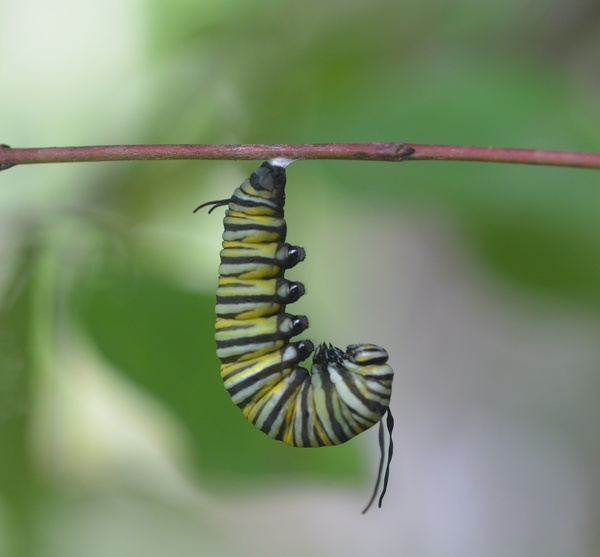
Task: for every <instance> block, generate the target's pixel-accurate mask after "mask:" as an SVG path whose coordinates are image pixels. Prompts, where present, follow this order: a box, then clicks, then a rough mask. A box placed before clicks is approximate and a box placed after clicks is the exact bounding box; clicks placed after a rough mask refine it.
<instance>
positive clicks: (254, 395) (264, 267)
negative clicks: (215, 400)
mask: <svg viewBox="0 0 600 557" xmlns="http://www.w3.org/2000/svg"><path fill="white" fill-rule="evenodd" d="M285 184H286V173H285V168H283V167H282V166H277V165H273V164H270V163H268V162H265V163H263V164H262V165H261V166H260V167H259V168H257V169H256V170H255V171H254V172H253V173H252V174H251V175H250V177H249V178H248V179H247V180H245V181H244V182H243V183H242V184H241V185H240V186H239V187H238V188H237V189H236V190H235V192H234V193H233V195H232V196H231V198H229V199H224V200H219V201H213V202H208V203H203V204H202V205H200V206H199V207H198V208H197V209H196V210H198V209H200V208H202V207H206V206H211V205H212V207H211V209H210V211H212V210H214V209H215V208H216V207H220V206H223V205H227V206H228V209H227V211H226V212H225V218H224V221H223V222H224V228H225V230H224V232H223V249H222V251H221V265H220V267H219V282H218V288H217V306H216V313H217V320H216V341H217V356H218V357H219V359H220V360H221V377H222V379H223V382H224V385H225V388H226V389H227V391H228V392H229V394H230V396H231V399H232V400H233V402H234V403H235V404H236V405H237V406H239V407H240V409H241V410H242V413H243V414H244V416H245V417H246V418H247V419H248V420H250V421H251V422H252V423H253V424H255V425H256V426H257V427H258V428H259V429H260V430H261V431H263V432H264V433H266V434H267V435H269V436H270V437H272V438H274V439H277V440H280V441H283V442H284V443H286V444H287V445H291V446H294V447H321V446H327V445H339V444H341V443H345V442H346V441H348V440H349V439H352V438H353V437H355V436H356V435H358V434H359V433H361V432H363V431H365V430H367V429H369V428H370V427H372V426H374V425H375V424H377V423H379V424H380V433H379V440H380V441H379V442H380V450H381V459H380V464H379V470H378V474H377V481H376V484H375V489H374V492H373V496H372V497H371V500H370V501H369V503H368V505H367V507H366V508H365V509H364V511H363V513H364V512H366V511H367V509H368V508H369V507H370V506H371V504H372V503H373V501H374V500H375V497H376V495H377V492H378V490H379V484H380V483H381V479H382V476H383V490H382V493H381V496H380V498H379V506H381V501H382V499H383V496H384V494H385V491H386V489H387V483H388V479H389V467H390V461H391V458H392V454H393V444H392V441H391V432H392V427H393V418H392V417H391V413H390V410H389V403H390V396H391V392H392V380H393V376H394V372H393V370H392V368H391V367H390V366H389V365H388V364H387V361H388V353H387V352H386V350H385V349H384V348H381V347H380V346H377V345H375V344H351V345H349V346H348V347H347V348H346V350H345V351H343V350H341V349H339V348H335V347H333V346H332V345H331V344H329V345H326V344H324V343H323V344H321V345H319V346H318V347H317V349H316V350H315V351H314V356H313V363H312V366H311V369H310V372H309V371H308V370H307V369H305V368H303V367H300V366H299V364H300V363H301V362H302V361H304V360H305V359H307V358H308V357H309V356H310V354H311V353H312V352H313V350H314V346H313V344H312V342H310V341H309V340H300V341H295V342H291V339H292V337H294V336H296V335H298V334H301V333H302V332H303V331H304V330H305V329H306V328H307V327H308V319H307V318H306V316H303V315H292V314H289V313H286V312H285V309H286V306H287V305H288V304H291V303H293V302H295V301H297V300H298V299H299V298H300V297H301V296H303V295H304V293H305V288H304V285H303V284H302V283H300V282H293V281H289V280H287V279H285V278H284V276H283V275H284V272H285V271H286V270H287V269H290V268H292V267H293V266H295V265H296V264H298V263H300V262H301V261H303V260H304V258H305V252H304V249H303V248H301V247H300V246H294V245H291V244H288V243H286V242H285V239H286V234H287V227H286V222H285V219H284V205H285ZM210 211H209V212H210ZM386 414H387V416H388V418H387V429H388V432H389V435H390V443H389V448H388V457H387V466H386V470H385V475H383V467H384V461H385V456H384V454H385V442H384V437H383V433H384V430H383V418H384V416H385V415H386Z"/></svg>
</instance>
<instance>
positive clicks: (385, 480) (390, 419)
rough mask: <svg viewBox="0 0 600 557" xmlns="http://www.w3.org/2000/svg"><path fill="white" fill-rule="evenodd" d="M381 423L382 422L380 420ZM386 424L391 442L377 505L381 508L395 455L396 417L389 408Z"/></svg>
mask: <svg viewBox="0 0 600 557" xmlns="http://www.w3.org/2000/svg"><path fill="white" fill-rule="evenodd" d="M382 421H383V420H382ZM380 425H381V422H380ZM386 426H387V430H388V435H389V436H390V444H389V446H388V458H387V464H386V467H385V476H384V478H383V489H382V490H381V495H380V496H379V502H378V503H377V506H378V507H379V508H381V503H382V502H383V497H384V495H385V492H386V491H387V486H388V481H389V479H390V464H391V463H392V457H393V456H394V439H393V437H392V431H393V430H394V417H393V416H392V412H391V410H390V409H389V408H388V409H387V422H386ZM382 456H383V455H382Z"/></svg>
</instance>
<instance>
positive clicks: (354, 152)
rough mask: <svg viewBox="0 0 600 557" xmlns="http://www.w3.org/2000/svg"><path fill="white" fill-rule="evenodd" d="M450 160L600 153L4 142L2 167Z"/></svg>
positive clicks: (528, 160)
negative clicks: (29, 145)
mask: <svg viewBox="0 0 600 557" xmlns="http://www.w3.org/2000/svg"><path fill="white" fill-rule="evenodd" d="M278 157H281V158H287V159H328V160H335V159H337V160H371V161H392V162H400V161H404V160H446V161H451V160H455V161H480V162H500V163H518V164H538V165H551V166H570V167H579V168H596V169H600V153H578V152H572V151H543V150H539V149H504V148H499V147H470V146H459V145H419V144H409V143H323V144H300V145H201V144H199V145H106V146H90V147H46V148H34V149H11V148H10V147H8V146H6V145H0V170H3V169H5V168H10V167H11V166H14V165H17V164H39V163H50V162H88V161H132V160H182V159H190V160H191V159H203V160H216V159H222V160H225V159H233V160H264V159H273V158H278Z"/></svg>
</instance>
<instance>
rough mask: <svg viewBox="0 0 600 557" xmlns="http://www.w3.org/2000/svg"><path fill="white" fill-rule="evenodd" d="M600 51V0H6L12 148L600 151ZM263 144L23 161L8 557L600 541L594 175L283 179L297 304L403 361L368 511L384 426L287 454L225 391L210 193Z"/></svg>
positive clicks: (4, 239) (367, 167)
mask: <svg viewBox="0 0 600 557" xmlns="http://www.w3.org/2000/svg"><path fill="white" fill-rule="evenodd" d="M599 62H600V4H598V3H597V2H594V1H592V0H587V1H586V0H551V1H550V2H548V1H544V0H530V1H528V2H522V1H519V2H514V1H508V2H507V1H501V0H493V1H491V2H474V1H470V0H465V1H459V2H445V1H444V0H428V1H425V2H414V1H413V2H408V1H402V0H401V1H393V0H372V1H370V2H368V3H367V2H357V1H354V0H346V1H341V0H330V1H329V2H314V1H312V0H307V1H305V2H301V3H300V2H294V3H292V2H287V1H280V2H274V1H268V0H262V1H260V0H258V1H253V2H241V1H239V0H222V1H220V2H216V1H214V0H212V1H203V0H195V1H193V2H192V1H189V0H169V1H166V0H152V1H147V2H143V1H141V0H138V1H134V0H120V1H116V0H105V1H104V2H99V1H97V0H89V1H84V2H75V1H74V0H44V1H42V0H19V1H18V2H17V1H16V0H3V1H2V2H1V3H0V84H1V87H0V142H1V143H7V144H9V145H12V146H13V147H40V146H55V145H89V144H121V143H169V142H171V143H255V142H256V143H302V142H307V143H309V142H310V143H316V142H332V141H342V142H346V141H360V142H363V141H407V142H413V143H456V144H473V145H496V146H507V147H527V148H541V149H564V150H588V151H598V150H600V139H599V132H598V130H599V129H600V92H599V91H600V73H599V72H598V67H599ZM258 162H259V161H257V163H258ZM257 163H248V162H232V161H212V162H206V161H205V162H202V161H200V162H140V163H103V164H100V163H87V164H64V165H45V166H36V165H31V166H23V167H17V168H14V169H11V170H9V171H7V172H2V173H1V174H0V213H1V216H0V254H1V256H2V265H1V266H0V294H1V298H0V300H1V307H0V555H2V556H4V555H19V556H20V555H26V556H29V555H31V556H36V557H38V556H40V557H45V556H60V557H71V556H82V555H85V556H86V557H94V556H96V555H98V556H103V557H106V556H111V557H115V556H117V557H119V556H124V557H129V556H138V555H139V556H144V557H153V556H155V555H156V556H159V555H167V554H177V555H182V556H186V555H219V556H220V555H224V556H227V555H239V554H240V553H241V552H243V553H244V554H245V555H249V556H255V555H256V556H261V557H266V556H270V555H281V554H285V555H305V554H307V553H309V552H310V553H313V554H317V555H321V554H322V555H344V556H351V555H364V554H367V553H377V554H378V555H381V556H386V555H406V556H412V555H419V556H431V557H445V556H459V555H460V556H461V557H468V556H470V555H473V556H475V555H477V556H481V555H483V556H486V557H490V556H495V555H498V556H503V557H506V556H507V555H511V556H520V555H523V556H525V555H527V556H528V557H531V556H532V555H544V556H553V555H556V556H564V555H580V556H587V555H590V556H591V555H597V554H598V552H599V551H600V536H599V535H598V532H599V531H600V481H599V480H600V475H599V474H598V470H600V435H599V430H600V428H599V427H598V426H599V425H600V409H599V408H598V402H597V399H598V395H599V394H600V348H599V343H598V341H599V339H600V257H599V254H600V174H599V173H598V172H594V171H586V170H574V169H559V168H558V169H557V168H554V169H552V168H533V167H531V168H529V167H519V166H509V165H493V164H479V163H449V162H448V163H445V162H419V163H417V162H414V163H406V164H401V165H398V164H391V163H365V162H326V161H314V162H300V163H296V164H294V165H292V166H291V167H290V169H289V171H288V188H287V190H288V202H287V207H286V214H287V217H288V229H289V234H288V237H289V241H291V242H292V243H297V244H300V245H303V246H305V247H306V250H307V253H308V258H307V260H306V262H305V263H303V264H302V265H300V266H299V267H298V268H297V269H294V271H293V272H292V273H290V275H292V276H293V278H295V279H297V280H302V281H303V282H305V283H306V284H307V287H308V295H307V296H306V297H305V298H303V299H302V300H301V301H300V302H298V304H296V306H294V311H297V312H298V313H306V314H307V315H309V317H310V318H311V330H310V336H311V338H312V339H314V340H316V341H319V342H320V341H323V340H326V341H330V342H333V343H334V344H337V345H341V346H345V345H346V344H349V343H351V342H356V341H373V342H377V343H378V344H382V345H384V346H386V347H388V348H389V351H390V354H391V360H392V361H391V363H392V365H393V366H394V368H395V370H396V373H397V378H396V383H395V385H396V387H395V389H396V390H395V393H394V399H393V405H392V407H393V409H394V411H395V413H396V416H397V420H398V428H397V432H396V436H395V440H396V447H397V448H396V458H395V460H394V465H393V467H392V480H391V481H392V483H391V486H390V492H389V494H388V496H387V499H386V501H385V503H384V508H383V509H382V510H381V511H377V510H372V511H370V513H369V514H368V515H366V516H365V517H362V516H361V515H360V509H361V508H362V505H363V504H364V503H365V502H366V499H367V498H368V496H369V492H370V488H371V483H372V481H373V478H374V469H375V464H376V461H377V458H378V456H377V447H376V441H375V439H374V437H375V434H374V433H373V432H371V433H368V434H366V435H364V436H361V437H360V438H358V439H356V440H355V441H353V442H351V443H348V444H347V445H345V446H341V447H336V448H330V449H323V450H315V451H312V450H298V449H291V448H288V447H285V446H283V445H281V444H279V443H275V442H273V441H271V440H270V439H268V438H267V437H266V436H264V435H263V434H262V433H261V432H259V431H258V430H256V429H255V428H253V427H252V426H251V425H250V424H249V423H247V422H246V421H245V420H244V419H243V418H242V416H241V414H240V412H239V411H238V410H237V409H236V408H235V407H234V406H233V405H232V404H231V402H230V400H229V398H228V396H227V394H226V392H225V391H224V389H223V387H222V384H221V380H220V378H219V374H218V361H217V359H216V356H215V350H214V340H213V325H214V307H213V304H214V289H215V284H216V273H217V267H218V253H219V249H220V235H221V228H222V221H221V213H220V212H219V211H216V212H215V213H213V214H211V215H206V214H205V213H203V214H196V215H193V214H192V209H193V208H194V207H196V206H197V205H198V204H199V203H201V202H203V201H208V200H211V199H221V198H224V197H227V196H228V195H229V194H230V193H231V192H232V191H233V188H235V187H236V186H237V185H238V184H239V183H241V182H242V181H243V180H244V178H245V177H246V176H247V175H248V174H249V172H250V171H251V170H252V169H253V168H254V167H255V166H257ZM363 437H364V438H363Z"/></svg>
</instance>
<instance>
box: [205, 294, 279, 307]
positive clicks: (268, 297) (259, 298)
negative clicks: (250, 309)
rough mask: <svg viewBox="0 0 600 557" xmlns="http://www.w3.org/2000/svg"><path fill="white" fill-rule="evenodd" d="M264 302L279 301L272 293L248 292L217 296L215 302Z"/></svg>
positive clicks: (225, 303)
mask: <svg viewBox="0 0 600 557" xmlns="http://www.w3.org/2000/svg"><path fill="white" fill-rule="evenodd" d="M265 302H274V303H279V300H276V299H275V296H274V295H273V294H249V295H248V296H217V304H221V305H229V304H261V303H265Z"/></svg>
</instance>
